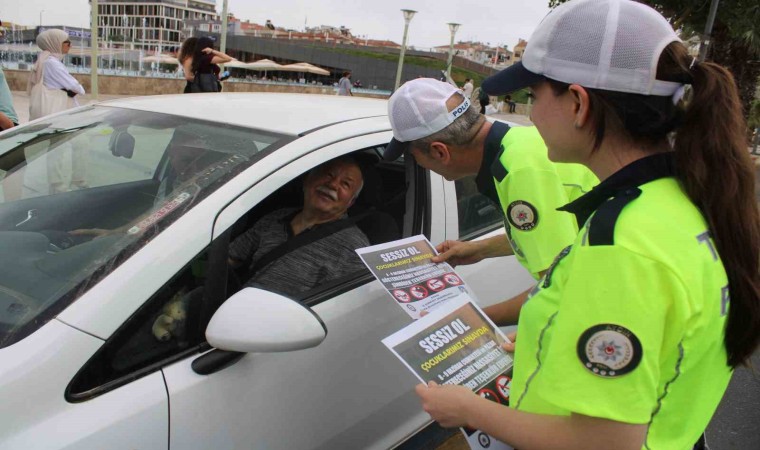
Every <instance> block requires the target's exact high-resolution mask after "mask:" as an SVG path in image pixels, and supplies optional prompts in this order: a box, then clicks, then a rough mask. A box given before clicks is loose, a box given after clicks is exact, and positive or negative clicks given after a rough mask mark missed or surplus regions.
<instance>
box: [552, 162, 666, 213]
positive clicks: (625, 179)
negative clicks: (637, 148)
mask: <svg viewBox="0 0 760 450" xmlns="http://www.w3.org/2000/svg"><path fill="white" fill-rule="evenodd" d="M674 175H675V169H674V164H673V153H672V152H666V153H657V154H654V155H650V156H647V157H645V158H641V159H638V160H636V161H634V162H632V163H630V164H628V165H627V166H625V167H623V168H622V169H620V170H618V171H617V172H615V173H614V174H612V175H610V177H609V178H607V179H606V180H604V181H602V182H601V183H599V185H597V186H596V187H594V189H592V190H591V191H589V192H588V193H587V194H585V195H583V196H581V197H578V198H577V199H576V200H574V201H572V202H570V203H568V204H567V205H565V206H563V207H561V208H558V210H559V211H567V212H571V213H573V214H575V216H576V218H577V219H578V224H579V225H580V226H583V224H585V223H586V220H588V218H589V217H590V216H591V214H592V213H593V212H594V211H596V209H597V208H599V206H600V205H601V204H602V203H604V202H605V201H606V200H607V199H609V198H610V197H614V196H616V195H618V194H620V193H623V192H625V191H626V190H628V189H631V188H635V187H638V186H641V185H643V184H646V183H649V182H650V181H654V180H657V179H660V178H665V177H671V176H674Z"/></svg>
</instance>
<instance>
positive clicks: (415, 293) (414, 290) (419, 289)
mask: <svg viewBox="0 0 760 450" xmlns="http://www.w3.org/2000/svg"><path fill="white" fill-rule="evenodd" d="M409 292H410V293H411V294H412V297H414V298H416V299H417V300H422V299H423V298H425V297H427V296H428V290H427V289H425V288H424V287H423V286H420V285H417V286H412V287H410V288H409Z"/></svg>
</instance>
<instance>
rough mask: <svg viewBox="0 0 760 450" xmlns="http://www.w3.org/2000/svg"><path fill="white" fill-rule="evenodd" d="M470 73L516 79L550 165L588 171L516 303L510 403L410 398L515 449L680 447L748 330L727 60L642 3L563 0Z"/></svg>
mask: <svg viewBox="0 0 760 450" xmlns="http://www.w3.org/2000/svg"><path fill="white" fill-rule="evenodd" d="M588 29H594V30H596V31H595V32H594V33H593V35H589V34H588V33H587V32H586V31H587V30H588ZM642 36H645V37H646V39H642ZM484 84H485V86H486V89H487V90H488V91H489V93H491V94H494V95H503V94H505V93H508V92H512V91H515V90H517V89H520V88H525V87H530V88H531V91H532V94H533V96H534V105H533V111H532V116H531V118H532V120H533V122H534V123H535V125H536V127H537V128H538V130H539V132H540V133H541V135H542V136H543V138H544V141H545V142H546V145H547V147H548V151H549V157H550V159H552V160H553V161H565V162H576V163H581V164H584V165H586V166H587V167H589V168H590V169H592V170H593V171H594V172H595V173H596V174H597V176H598V177H599V179H600V180H602V181H601V183H600V184H599V186H597V187H596V188H595V189H594V190H592V191H591V192H590V193H588V194H586V195H584V196H582V197H580V198H579V199H577V200H575V201H573V202H571V203H570V204H568V205H566V206H564V207H563V208H562V210H564V211H568V212H572V213H573V214H575V215H576V217H578V220H579V223H581V224H584V225H583V228H582V229H581V230H580V232H579V234H578V237H577V238H576V239H575V242H574V243H573V245H572V246H571V247H568V248H567V249H565V250H563V251H562V252H561V253H560V254H559V255H558V257H557V258H556V260H555V262H554V263H553V265H552V267H551V268H550V269H549V271H548V272H547V273H546V275H545V276H544V277H543V280H542V281H541V282H540V283H539V284H538V286H537V288H536V289H535V290H534V292H533V293H532V294H531V297H530V298H529V300H528V301H527V302H526V304H525V305H524V307H523V309H522V311H521V314H520V321H519V324H518V333H517V341H516V344H515V364H514V376H513V379H512V384H511V393H510V405H509V407H504V406H501V405H498V404H496V403H493V402H489V401H487V400H485V399H482V398H481V397H479V396H477V395H475V394H474V393H472V392H471V391H470V390H469V389H466V388H464V387H462V386H437V385H434V384H431V385H430V386H425V385H419V386H418V387H417V389H416V391H417V394H418V395H419V396H420V397H421V398H422V402H423V407H424V409H425V410H426V411H428V412H429V413H430V414H431V416H432V417H433V418H434V419H436V420H438V421H439V422H441V424H443V425H444V426H465V425H466V426H468V427H472V428H476V429H480V430H482V431H484V432H486V433H488V434H490V435H491V436H494V437H496V438H497V439H499V440H502V441H504V442H507V443H508V444H510V445H512V446H514V447H516V448H521V449H523V448H525V449H527V448H553V447H562V448H571V449H572V448H616V449H641V448H652V449H659V448H667V449H691V448H693V447H694V446H695V443H698V441H701V439H700V436H701V435H702V433H703V431H704V430H705V427H706V426H707V424H708V422H709V420H710V418H711V416H712V415H713V413H714V412H715V409H716V408H717V406H718V403H719V402H720V400H721V397H722V396H723V393H724V392H725V390H726V387H727V385H728V382H729V379H730V377H731V373H732V369H733V368H735V367H737V366H739V365H742V364H744V363H747V362H748V360H749V357H750V356H751V354H752V352H753V351H754V350H755V349H756V348H757V345H758V341H759V340H760V272H759V270H758V269H759V268H758V265H759V264H760V217H759V215H758V206H757V204H756V203H755V198H754V192H753V190H754V170H753V168H752V165H751V162H750V159H749V155H748V152H747V147H746V141H745V136H746V134H745V131H746V125H745V122H744V119H743V115H742V110H741V101H740V99H739V96H738V92H737V89H736V84H735V83H734V80H733V78H732V76H731V74H730V72H729V71H728V70H726V69H725V68H723V67H721V66H718V65H716V64H713V63H709V62H700V61H697V60H696V59H695V58H693V57H692V56H690V55H689V54H688V52H687V49H686V47H685V46H684V45H683V43H682V42H681V40H680V39H679V38H678V36H677V35H676V33H675V32H674V31H673V28H672V27H671V25H670V23H668V21H667V20H665V19H664V18H663V17H662V16H661V15H660V14H659V13H657V12H656V11H655V10H654V9H652V8H650V7H648V6H646V5H644V4H642V3H637V2H634V1H630V0H571V1H569V2H567V3H565V4H562V5H560V6H559V7H557V8H556V9H554V10H553V11H552V12H551V13H550V14H549V15H548V16H547V17H546V18H545V19H544V20H543V22H541V24H540V25H539V26H538V28H537V29H536V31H535V32H534V33H533V36H532V37H531V39H530V41H529V43H528V46H527V47H526V49H525V53H524V55H523V59H522V61H521V62H520V63H517V64H515V65H513V66H511V67H510V68H507V69H505V70H504V71H502V72H500V73H499V74H497V75H495V76H493V77H491V78H490V79H488V80H486V81H485V83H484ZM687 84H688V85H691V86H692V91H693V97H692V98H691V99H690V100H689V102H688V103H685V102H683V100H682V97H683V93H684V86H685V85H687ZM674 132H675V138H674V139H673V140H671V139H670V137H671V135H672V133H674ZM708 168H709V171H708ZM697 445H698V446H699V445H702V444H701V443H698V444H697ZM697 448H698V447H697Z"/></svg>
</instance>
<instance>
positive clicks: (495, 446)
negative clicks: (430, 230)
mask: <svg viewBox="0 0 760 450" xmlns="http://www.w3.org/2000/svg"><path fill="white" fill-rule="evenodd" d="M356 252H357V253H358V254H359V256H360V257H361V258H362V260H363V261H364V263H365V264H366V265H367V267H369V269H370V270H371V271H372V273H373V274H374V275H375V277H377V279H378V280H380V282H381V283H383V285H384V286H385V288H386V290H387V291H388V293H389V294H390V295H391V297H393V299H394V300H395V301H396V303H397V304H398V305H399V306H401V307H402V308H403V309H404V310H405V311H406V312H407V314H409V315H410V316H412V318H414V319H417V320H416V321H415V322H413V323H412V324H410V325H408V326H406V327H404V328H403V329H401V330H399V331H397V332H396V333H394V334H392V335H390V336H388V337H387V338H385V339H383V344H384V345H385V346H386V347H388V349H390V351H391V352H393V354H394V355H396V357H397V358H399V360H401V362H402V363H403V364H404V365H405V366H406V367H407V368H408V369H409V370H410V371H411V372H412V373H413V374H414V375H415V376H416V377H417V378H418V379H419V380H420V381H421V382H422V383H425V384H427V383H428V382H430V381H434V382H436V383H438V384H454V385H463V386H466V387H468V388H470V389H472V390H473V391H474V392H476V393H477V394H478V395H480V396H481V397H483V398H486V399H489V400H491V401H495V402H497V403H500V404H503V405H508V404H509V390H510V384H511V380H512V363H513V360H512V356H511V355H510V354H509V353H507V352H506V351H505V350H504V349H503V348H502V344H504V343H505V342H509V341H508V340H507V337H506V336H505V335H504V334H503V333H502V332H501V330H499V328H498V327H497V326H496V325H494V324H493V322H491V321H490V319H489V318H488V316H486V315H485V313H483V311H482V310H481V309H480V308H478V306H477V305H476V304H475V302H474V301H473V298H472V295H471V293H470V290H469V289H468V287H467V285H466V284H465V283H464V281H463V280H462V279H461V278H460V277H459V276H458V275H457V274H456V273H455V272H454V269H453V268H452V267H451V266H450V265H449V264H446V263H440V264H436V263H433V262H432V261H431V260H430V258H432V257H433V255H435V254H436V252H435V248H433V246H432V245H431V244H430V242H429V241H428V240H427V239H426V238H425V237H424V236H414V237H411V238H407V239H402V240H399V241H394V242H389V243H386V244H381V245H375V246H372V247H367V248H363V249H359V250H357V251H356ZM462 432H463V433H464V435H465V438H466V440H467V443H468V444H469V446H470V448H472V449H489V450H502V449H511V447H509V446H508V445H506V444H505V443H503V442H500V441H497V440H496V439H494V438H492V437H491V436H489V435H488V434H486V433H484V432H481V431H478V430H474V429H467V428H463V429H462Z"/></svg>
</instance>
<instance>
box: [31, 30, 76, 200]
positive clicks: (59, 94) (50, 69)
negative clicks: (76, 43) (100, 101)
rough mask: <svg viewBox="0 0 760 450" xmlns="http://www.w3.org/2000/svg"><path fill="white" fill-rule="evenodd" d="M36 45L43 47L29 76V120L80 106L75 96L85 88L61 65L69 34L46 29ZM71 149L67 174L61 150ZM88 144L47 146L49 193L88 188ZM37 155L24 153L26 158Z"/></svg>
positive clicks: (72, 142) (68, 47)
mask: <svg viewBox="0 0 760 450" xmlns="http://www.w3.org/2000/svg"><path fill="white" fill-rule="evenodd" d="M37 46H38V47H39V48H40V49H41V50H42V51H41V52H40V54H39V55H38V56H37V63H36V64H35V65H34V67H32V72H31V74H30V75H29V83H28V85H27V92H28V93H29V119H30V120H34V119H37V118H40V117H43V116H47V115H50V114H55V113H57V112H61V111H65V110H67V109H69V108H72V107H75V106H79V102H77V100H76V96H77V95H82V94H84V88H83V87H82V85H81V84H79V82H78V81H77V80H76V79H75V78H74V77H72V76H71V75H70V74H69V72H68V71H67V70H66V66H64V65H63V61H62V60H63V56H64V55H65V54H66V53H68V52H69V50H71V41H70V40H69V35H68V33H66V32H65V31H63V30H46V31H43V32H42V33H40V34H39V35H38V36H37ZM68 148H71V171H70V176H68V175H69V174H67V173H66V172H67V171H66V170H65V169H64V167H63V153H64V150H65V149H68ZM87 151H88V143H87V142H82V141H80V140H78V139H73V140H71V141H69V142H66V143H65V144H63V146H60V147H59V148H52V149H47V150H46V151H45V153H46V163H47V175H48V184H49V192H50V193H51V194H55V193H59V192H65V191H67V190H71V189H83V188H86V187H87V181H86V174H87ZM37 156H39V155H31V154H29V155H27V160H30V159H33V158H35V157H37Z"/></svg>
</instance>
